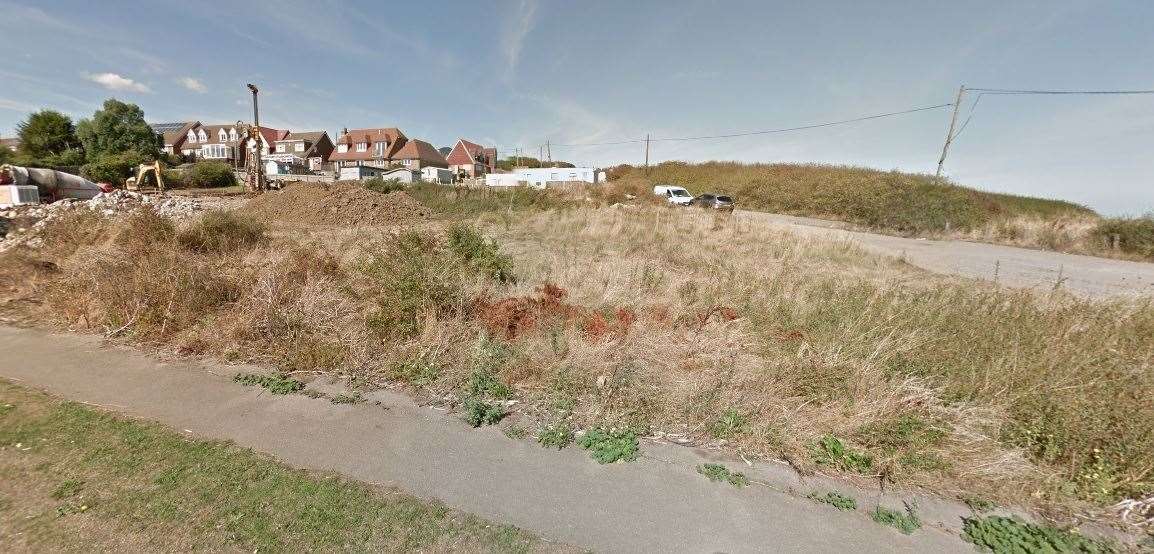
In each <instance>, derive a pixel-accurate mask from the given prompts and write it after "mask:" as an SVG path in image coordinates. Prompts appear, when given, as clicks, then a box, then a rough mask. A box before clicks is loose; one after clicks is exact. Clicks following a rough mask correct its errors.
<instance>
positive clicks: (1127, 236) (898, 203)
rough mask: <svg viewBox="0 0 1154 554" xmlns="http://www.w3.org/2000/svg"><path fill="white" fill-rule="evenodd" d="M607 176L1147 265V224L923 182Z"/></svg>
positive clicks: (774, 170) (677, 171)
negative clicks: (1115, 244)
mask: <svg viewBox="0 0 1154 554" xmlns="http://www.w3.org/2000/svg"><path fill="white" fill-rule="evenodd" d="M611 176H612V177H613V178H615V180H616V186H617V187H618V188H619V189H621V190H623V191H628V192H630V193H632V194H637V195H642V194H648V193H650V192H651V191H652V185H653V184H655V183H676V184H680V185H683V186H685V187H686V188H688V189H689V190H690V191H691V192H693V193H695V194H699V193H702V192H722V193H727V194H732V195H734V196H735V197H736V198H737V199H738V204H739V205H740V206H741V207H744V208H748V209H754V210H763V211H768V212H775V213H785V214H792V215H804V216H812V217H820V218H827V219H834V220H840V221H846V222H849V223H853V224H856V225H861V226H864V227H867V228H870V229H874V230H879V231H883V232H891V233H898V234H903V235H916V236H930V237H937V236H945V237H955V238H965V239H970V240H978V241H984V242H995V243H1001V244H1011V245H1016V246H1026V247H1031V248H1041V249H1045V250H1056V251H1062V252H1074V253H1082V254H1092V255H1100V256H1118V257H1131V258H1137V259H1154V218H1151V217H1145V218H1133V219H1103V218H1101V217H1099V216H1098V215H1097V214H1096V213H1094V212H1093V211H1092V210H1090V209H1088V208H1085V207H1083V206H1079V205H1076V204H1073V203H1070V202H1064V201H1061V200H1047V199H1042V198H1032V197H1027V196H1015V195H1009V194H997V193H991V192H984V191H979V190H976V189H972V188H968V187H964V186H959V185H956V184H952V183H947V182H941V181H938V180H936V179H934V178H933V177H932V176H929V175H917V174H910V173H901V172H897V171H878V170H874V169H865V168H857V167H845V166H829V165H816V164H741V163H736V162H708V163H701V164H686V163H678V162H669V163H663V164H659V165H657V166H655V167H653V168H651V169H650V170H649V172H648V173H646V172H645V171H644V170H643V169H639V168H632V167H628V166H624V167H621V168H618V169H616V170H614V171H613V173H612V175H611ZM1115 237H1116V238H1117V248H1115V247H1114V241H1115Z"/></svg>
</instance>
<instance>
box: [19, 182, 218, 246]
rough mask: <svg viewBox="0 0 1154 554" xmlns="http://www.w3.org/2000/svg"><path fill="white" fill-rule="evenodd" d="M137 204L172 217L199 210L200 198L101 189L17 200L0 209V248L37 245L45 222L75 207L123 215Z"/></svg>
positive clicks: (75, 208)
mask: <svg viewBox="0 0 1154 554" xmlns="http://www.w3.org/2000/svg"><path fill="white" fill-rule="evenodd" d="M141 206H151V207H152V209H153V210H155V211H156V213H158V214H160V215H163V216H166V217H172V218H176V219H180V218H185V217H189V216H191V215H193V214H194V213H196V212H197V211H200V209H201V205H200V201H199V200H196V199H194V198H183V197H178V196H149V195H146V194H141V193H138V192H132V191H128V190H114V191H112V192H102V193H100V194H97V195H96V196H94V197H92V198H90V199H88V200H78V199H75V198H65V199H62V200H57V201H56V202H53V203H51V204H21V205H18V206H12V207H10V208H7V209H3V210H0V252H3V251H5V250H8V249H9V248H12V247H14V246H16V245H18V244H25V245H28V246H31V247H37V246H39V243H40V240H39V236H38V235H39V231H40V229H43V228H44V226H45V225H47V224H48V222H50V221H52V220H53V219H55V218H57V217H60V216H61V215H64V214H66V213H71V212H74V211H76V210H89V211H93V212H99V213H100V214H101V215H104V216H106V217H118V216H121V215H127V214H128V213H131V212H132V211H133V210H136V209H137V208H139V207H141Z"/></svg>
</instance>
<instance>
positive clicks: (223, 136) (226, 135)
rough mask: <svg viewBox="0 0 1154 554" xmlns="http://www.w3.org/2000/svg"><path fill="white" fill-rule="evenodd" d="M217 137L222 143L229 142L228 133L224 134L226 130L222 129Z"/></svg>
mask: <svg viewBox="0 0 1154 554" xmlns="http://www.w3.org/2000/svg"><path fill="white" fill-rule="evenodd" d="M217 136H218V137H220V142H228V133H226V132H224V129H221V130H220V132H219V133H217Z"/></svg>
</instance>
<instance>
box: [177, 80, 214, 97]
mask: <svg viewBox="0 0 1154 554" xmlns="http://www.w3.org/2000/svg"><path fill="white" fill-rule="evenodd" d="M176 82H177V83H178V84H180V86H182V87H184V88H186V89H188V90H191V91H192V92H199V93H201V94H204V93H206V92H208V87H206V86H204V83H202V82H200V80H199V79H194V78H192V77H181V78H179V79H177V80H176Z"/></svg>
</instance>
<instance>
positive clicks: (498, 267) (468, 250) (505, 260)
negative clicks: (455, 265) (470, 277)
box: [449, 225, 516, 283]
mask: <svg viewBox="0 0 1154 554" xmlns="http://www.w3.org/2000/svg"><path fill="white" fill-rule="evenodd" d="M449 250H451V251H452V252H453V253H454V254H456V255H457V257H459V258H460V259H461V260H463V261H464V262H465V263H466V264H467V265H469V266H470V267H472V268H473V269H475V270H476V271H477V272H479V273H481V274H482V275H484V276H486V277H488V278H490V279H493V280H496V281H500V282H502V283H515V282H516V278H515V277H514V276H513V259H512V258H511V257H509V256H507V255H504V254H501V252H500V249H499V248H498V247H497V241H495V240H486V239H485V236H484V235H482V234H481V233H480V231H477V229H475V228H473V227H469V226H466V225H454V226H452V227H450V228H449Z"/></svg>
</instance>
